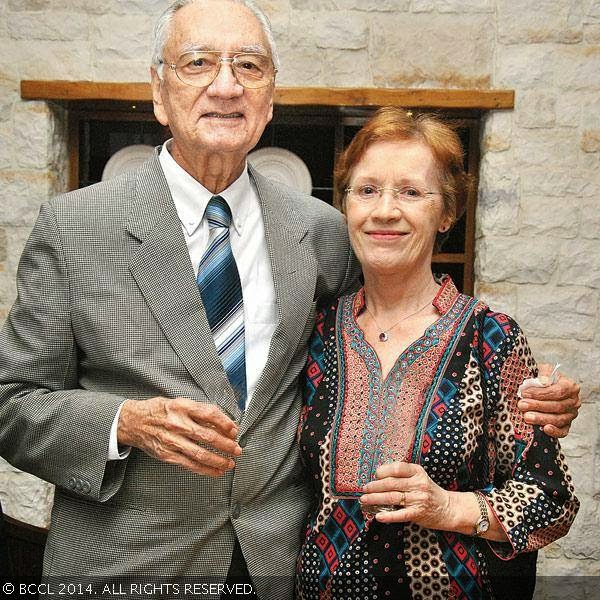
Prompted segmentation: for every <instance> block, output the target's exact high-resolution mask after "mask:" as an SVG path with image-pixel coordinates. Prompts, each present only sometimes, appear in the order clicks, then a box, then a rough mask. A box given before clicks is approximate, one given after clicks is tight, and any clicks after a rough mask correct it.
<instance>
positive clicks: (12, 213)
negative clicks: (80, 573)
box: [0, 0, 600, 598]
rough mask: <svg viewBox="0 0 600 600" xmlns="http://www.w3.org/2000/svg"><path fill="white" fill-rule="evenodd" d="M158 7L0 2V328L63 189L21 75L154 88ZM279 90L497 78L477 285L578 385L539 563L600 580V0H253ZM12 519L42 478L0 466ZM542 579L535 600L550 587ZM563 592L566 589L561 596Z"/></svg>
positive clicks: (57, 121)
mask: <svg viewBox="0 0 600 600" xmlns="http://www.w3.org/2000/svg"><path fill="white" fill-rule="evenodd" d="M168 3H169V2H168V0H105V1H103V2H97V0H52V2H49V1H48V0H4V1H3V2H1V3H0V207H1V210H0V322H2V321H3V320H4V319H5V317H6V315H7V313H8V311H9V309H10V306H11V304H12V302H13V300H14V298H15V296H16V289H15V275H16V269H17V264H18V259H19V256H20V253H21V251H22V249H23V246H24V244H25V241H26V239H27V236H28V234H29V231H30V230H31V227H32V225H33V222H34V219H35V217H36V215H37V211H38V207H39V205H40V203H41V202H42V201H43V200H45V199H47V198H49V197H51V196H53V195H55V194H57V193H59V192H61V191H63V190H65V189H66V176H67V161H68V157H67V148H66V133H67V132H66V114H65V112H64V110H63V109H62V108H60V107H58V106H55V105H48V104H46V103H42V102H25V101H22V100H21V99H20V97H19V82H20V80H21V79H69V80H97V81H146V80H147V78H148V63H149V56H150V42H151V30H152V24H153V22H154V20H155V18H156V16H157V15H158V14H159V12H160V11H161V10H162V9H163V8H165V7H166V6H167V5H168ZM258 3H259V4H260V5H261V6H262V8H263V9H265V10H266V12H267V13H268V14H269V16H270V18H271V20H272V23H273V27H274V29H275V32H276V39H277V42H278V45H279V50H280V54H281V59H282V61H281V62H282V68H281V73H280V75H279V83H280V84H281V85H286V86H351V87H355V86H368V87H375V86H378V87H450V88H506V89H514V90H515V92H516V106H515V110H514V111H510V112H497V113H494V112H491V113H489V114H488V115H487V116H486V117H485V121H484V127H483V133H482V137H481V151H482V160H481V173H480V182H479V200H478V206H477V245H476V281H477V293H478V295H479V296H480V297H482V298H483V299H485V300H487V301H488V302H489V303H490V304H491V305H492V306H493V307H494V308H496V309H497V310H503V311H505V312H508V313H509V314H511V315H512V316H514V317H515V318H516V319H517V321H519V323H520V324H521V325H522V327H523V328H524V330H525V332H526V333H527V335H528V337H529V339H530V342H531V344H532V346H533V349H534V352H535V354H536V356H537V358H538V359H539V360H543V361H546V362H554V361H560V362H561V363H562V365H563V369H564V371H566V372H567V373H569V375H571V376H572V377H574V378H576V379H577V380H578V381H579V382H581V386H582V399H583V402H584V406H583V408H582V410H581V416H580V418H579V419H578V420H577V421H576V423H575V425H574V427H573V430H572V433H571V434H570V435H569V437H568V438H567V439H566V440H565V441H564V443H563V447H564V450H565V453H566V454H567V456H568V459H569V463H570V465H571V467H572V470H573V472H574V475H575V483H576V485H577V488H578V492H579V496H580V498H581V500H582V506H581V511H580V514H579V516H578V518H577V520H576V522H575V525H574V527H573V529H572V531H571V533H570V534H569V535H568V536H567V537H566V538H564V539H562V540H560V541H558V542H556V543H554V544H552V545H551V546H550V547H549V548H547V549H546V550H545V551H544V552H543V553H542V554H541V559H540V572H541V573H542V574H552V575H561V574H588V575H592V574H596V575H598V574H600V566H599V565H600V536H598V526H599V523H600V514H599V513H600V468H599V467H600V435H599V422H600V376H599V374H598V373H599V372H600V370H599V368H598V365H599V364H600V327H599V321H600V310H599V296H600V0H536V2H524V1H517V2H515V0H258ZM0 498H1V500H2V503H3V506H5V509H6V510H7V512H8V513H9V514H11V515H13V516H14V517H17V518H19V519H23V520H25V521H29V522H31V523H34V524H37V525H47V524H48V522H49V508H50V506H51V502H52V488H51V486H50V485H48V484H45V483H43V482H40V481H38V480H36V479H35V478H33V477H31V476H29V475H26V474H23V473H20V472H17V471H15V470H14V469H13V468H12V467H11V466H10V465H8V464H6V463H3V462H0ZM555 594H556V589H554V590H553V589H552V588H551V586H549V585H545V584H544V583H542V584H541V585H539V586H538V591H537V593H536V598H551V597H555ZM563 597H568V595H564V596H563Z"/></svg>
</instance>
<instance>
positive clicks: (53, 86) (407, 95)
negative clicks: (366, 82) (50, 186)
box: [21, 80, 514, 110]
mask: <svg viewBox="0 0 600 600" xmlns="http://www.w3.org/2000/svg"><path fill="white" fill-rule="evenodd" d="M21 98H23V99H24V100H53V101H62V102H85V101H87V102H94V101H110V100H112V101H119V102H133V103H135V102H151V101H152V94H151V91H150V84H149V83H110V82H93V81H41V80H23V81H21ZM275 103H276V104H281V105H288V106H295V105H321V106H384V105H388V104H393V105H397V106H410V107H424V108H440V109H442V108H446V109H453V108H454V109H479V110H499V109H512V108H514V91H512V90H463V89H385V88H316V87H281V88H276V90H275Z"/></svg>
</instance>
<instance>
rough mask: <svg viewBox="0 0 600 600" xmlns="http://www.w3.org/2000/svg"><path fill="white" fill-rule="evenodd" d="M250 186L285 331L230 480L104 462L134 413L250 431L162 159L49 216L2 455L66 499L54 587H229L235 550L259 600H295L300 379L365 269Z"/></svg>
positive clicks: (47, 568) (301, 513)
mask: <svg viewBox="0 0 600 600" xmlns="http://www.w3.org/2000/svg"><path fill="white" fill-rule="evenodd" d="M251 176H252V178H253V180H254V182H255V184H256V187H257V190H258V194H259V197H260V202H261V207H262V210H263V217H264V223H265V232H266V234H265V235H266V238H267V245H268V248H269V253H270V258H271V265H272V270H273V278H274V283H275V290H276V296H277V303H278V305H277V308H278V314H279V318H280V321H279V324H278V326H277V328H276V330H275V333H274V335H273V339H272V343H271V347H270V351H269V357H268V361H267V364H266V367H265V370H264V372H263V374H262V375H261V378H260V380H259V382H258V386H257V389H256V392H255V394H254V397H253V400H252V402H251V404H250V406H249V408H248V410H247V412H246V414H245V415H244V417H243V420H242V423H241V428H240V440H241V442H240V443H241V444H242V445H244V446H245V447H244V452H243V455H242V456H241V457H240V458H239V459H238V460H237V465H236V468H235V470H234V471H233V472H231V473H228V474H227V475H225V476H223V477H221V478H219V479H216V480H215V479H211V478H208V477H203V476H199V475H195V474H193V473H191V472H188V471H186V470H184V469H182V468H179V467H176V466H172V465H169V464H166V463H162V462H160V461H158V460H155V459H153V458H151V457H150V456H148V455H146V454H144V453H142V452H140V451H137V450H136V449H134V450H133V451H132V452H131V454H130V456H129V457H128V458H127V459H126V460H123V461H109V462H107V461H106V456H107V450H108V440H109V434H110V428H111V423H112V421H113V418H114V416H115V414H116V411H117V409H118V407H119V405H120V404H121V402H123V401H124V400H125V399H126V398H136V399H143V398H149V397H152V396H157V395H163V396H167V397H176V396H184V397H189V398H193V399H195V400H197V401H198V402H211V403H216V404H218V405H220V406H221V408H222V409H223V410H224V411H225V412H226V413H227V414H229V415H230V416H232V417H233V418H235V419H239V418H240V413H239V409H238V407H237V405H236V401H235V398H234V395H233V392H232V389H231V387H230V386H229V384H228V382H227V379H226V376H225V373H224V370H223V368H222V366H221V363H220V360H219V357H218V355H217V353H216V350H215V346H214V343H213V341H212V335H211V331H210V327H209V325H208V322H207V319H206V314H205V311H204V308H203V306H202V302H201V298H200V295H199V292H198V289H197V286H196V281H195V278H194V271H193V268H192V265H191V262H190V258H189V254H188V250H187V247H186V244H185V240H184V237H183V234H182V231H181V224H180V222H179V219H178V216H177V213H176V210H175V206H174V204H173V201H172V199H171V196H170V193H169V189H168V187H167V184H166V181H165V179H164V176H163V173H162V170H161V168H160V164H159V161H158V156H157V155H155V156H154V157H152V158H151V159H150V160H149V161H148V162H146V163H145V164H144V165H143V166H142V167H140V168H139V170H137V171H134V172H131V173H128V174H124V175H122V176H120V177H118V178H116V179H115V180H112V181H109V182H105V183H101V184H98V185H95V186H91V187H89V188H84V189H82V190H78V191H75V192H71V193H68V194H65V195H63V196H59V197H58V198H55V199H53V200H51V201H49V202H47V203H45V204H44V205H43V206H42V208H41V212H40V216H39V218H38V220H37V223H36V225H35V227H34V229H33V232H32V234H31V237H30V239H29V241H28V242H27V245H26V247H25V251H24V253H23V256H22V259H21V263H20V265H19V271H18V277H17V280H18V298H17V301H16V302H15V304H14V306H13V308H12V310H11V312H10V314H9V316H8V318H7V321H6V323H5V324H4V327H3V329H2V332H1V334H0V454H1V455H2V456H3V457H5V458H6V459H7V460H8V461H9V462H10V463H12V464H13V465H15V466H16V467H18V468H19V469H22V470H24V471H27V472H30V473H33V474H34V475H36V476H38V477H40V478H42V479H45V480H47V481H49V482H51V483H53V484H55V485H56V493H55V500H54V507H53V511H52V523H51V527H50V533H49V537H48V542H47V547H46V553H45V558H44V572H45V574H46V575H82V574H93V575H98V576H114V575H120V574H123V575H124V574H127V575H138V576H140V577H149V576H161V577H162V576H167V577H177V576H186V575H192V576H199V575H206V576H210V577H214V578H224V577H225V575H226V572H227V569H228V566H229V562H230V557H231V553H232V548H233V544H234V535H237V537H238V539H239V542H240V545H241V548H242V550H243V552H244V555H245V557H246V561H247V564H248V568H249V571H250V573H251V574H252V576H253V577H256V578H257V579H256V584H257V589H258V592H259V597H260V598H261V600H266V599H277V600H285V599H286V598H291V597H292V575H293V572H294V562H295V558H296V554H297V551H298V548H299V544H300V537H301V529H302V524H303V520H304V518H305V515H306V511H307V507H308V504H309V494H308V490H307V487H306V481H305V480H304V477H303V472H302V468H301V463H300V459H299V453H298V449H297V447H296V444H295V433H296V428H297V422H298V416H299V412H300V408H301V397H300V393H299V390H298V376H299V374H300V372H301V370H302V368H303V366H304V363H305V359H306V341H307V338H308V336H309V334H310V331H311V329H312V327H313V320H314V311H315V305H316V302H317V301H318V300H319V299H323V298H327V297H334V296H336V295H338V294H340V293H342V292H344V291H346V289H348V288H349V287H351V286H353V285H355V280H356V276H357V266H356V263H355V260H354V258H353V255H352V252H351V250H350V247H349V243H348V238H347V233H346V227H345V224H344V221H343V218H342V217H341V215H340V214H339V213H338V212H337V211H336V210H334V209H332V208H331V207H329V206H327V205H326V204H325V203H323V202H320V201H318V200H315V199H314V198H310V197H308V196H305V195H302V194H300V193H296V192H293V191H291V190H283V189H282V188H280V187H277V186H275V185H273V184H272V183H271V182H269V181H268V180H267V179H265V178H264V177H262V176H260V175H259V174H258V173H256V172H254V171H252V170H251ZM263 576H264V577H273V576H277V577H279V578H278V579H262V577H263Z"/></svg>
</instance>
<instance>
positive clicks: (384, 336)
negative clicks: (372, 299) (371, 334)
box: [365, 300, 433, 342]
mask: <svg viewBox="0 0 600 600" xmlns="http://www.w3.org/2000/svg"><path fill="white" fill-rule="evenodd" d="M432 302H433V300H429V301H428V302H427V304H425V305H424V306H421V308H419V310H415V312H414V313H410V315H406V317H402V318H401V319H400V320H399V321H397V322H396V323H394V324H393V325H392V326H391V327H388V328H387V329H382V328H381V327H380V326H379V323H377V321H376V320H375V317H374V316H373V313H372V312H371V311H370V310H369V307H368V306H367V305H366V304H365V308H366V309H367V312H368V313H369V316H370V317H371V319H373V323H375V325H376V326H377V329H379V341H380V342H387V341H388V340H389V339H390V336H389V335H388V334H389V333H390V331H392V329H394V327H396V326H398V325H400V323H402V321H406V319H410V317H414V316H415V315H418V314H419V313H420V312H421V311H422V310H425V309H426V308H427V307H428V306H429V305H430V304H431V303H432Z"/></svg>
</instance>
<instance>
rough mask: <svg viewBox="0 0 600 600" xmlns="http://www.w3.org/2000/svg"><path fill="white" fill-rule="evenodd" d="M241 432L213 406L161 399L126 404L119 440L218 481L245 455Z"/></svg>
mask: <svg viewBox="0 0 600 600" xmlns="http://www.w3.org/2000/svg"><path fill="white" fill-rule="evenodd" d="M237 433H238V426H237V424H236V423H235V422H234V421H232V420H231V419H230V418H229V417H228V416H227V415H225V414H224V413H223V412H222V411H221V409H220V408H219V407H218V406H216V405H214V404H202V403H201V402H194V401H193V400H190V399H189V398H172V399H171V398H161V397H157V398H150V399H148V400H127V401H126V402H125V403H124V404H123V407H122V408H121V414H120V416H119V424H118V429H117V439H118V442H119V445H123V446H134V447H135V448H139V449H140V450H143V451H144V452H146V454H149V455H150V456H153V457H155V458H158V459H159V460H162V461H164V462H167V463H171V464H175V465H179V466H181V467H183V468H185V469H189V470H190V471H193V472H194V473H199V474H200V475H208V476H210V477H220V476H221V475H223V474H224V473H225V472H226V471H229V470H230V469H233V467H234V466H235V463H234V461H233V460H232V458H230V457H236V456H239V455H240V454H241V453H242V449H241V448H240V446H239V445H238V444H237V442H236V441H235V438H236V436H237ZM213 450H218V451H219V452H221V453H222V454H224V455H225V456H221V455H220V454H218V453H216V452H214V451H213Z"/></svg>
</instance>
